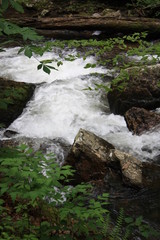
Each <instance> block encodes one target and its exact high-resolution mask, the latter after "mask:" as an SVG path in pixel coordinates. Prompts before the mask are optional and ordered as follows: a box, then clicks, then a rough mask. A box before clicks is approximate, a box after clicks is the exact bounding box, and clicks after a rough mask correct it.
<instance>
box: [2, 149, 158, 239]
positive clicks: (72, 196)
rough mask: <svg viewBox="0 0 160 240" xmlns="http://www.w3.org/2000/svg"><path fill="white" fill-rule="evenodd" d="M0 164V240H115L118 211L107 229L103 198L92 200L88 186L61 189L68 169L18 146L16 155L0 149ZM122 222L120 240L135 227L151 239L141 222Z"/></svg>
mask: <svg viewBox="0 0 160 240" xmlns="http://www.w3.org/2000/svg"><path fill="white" fill-rule="evenodd" d="M0 164H1V170H0V174H1V182H0V189H1V192H0V216H1V224H0V230H1V231H0V238H1V239H4V240H7V239H13V240H14V239H15V240H17V239H21V240H22V239H23V240H24V239H31V240H32V239H33V240H35V239H45V240H50V239H70V240H73V239H79V238H83V239H86V240H88V239H99V240H102V239H105V238H106V237H107V239H109V240H116V239H117V240H118V239H120V236H122V233H123V223H124V219H125V218H124V212H123V210H121V211H120V213H119V216H118V218H117V221H116V224H115V225H114V226H113V227H112V224H111V220H110V214H109V211H108V210H107V205H108V194H107V193H103V194H102V195H101V196H98V198H97V199H95V198H93V197H92V186H91V185H89V184H83V183H82V184H80V185H77V186H75V187H71V186H68V185H66V183H67V179H68V177H72V174H73V170H71V168H70V167H69V166H63V167H59V166H58V164H57V163H56V162H55V159H54V156H53V155H47V156H44V155H42V154H41V153H40V152H34V151H33V150H32V149H29V148H27V147H26V146H25V145H21V146H20V147H19V148H18V149H17V150H15V149H1V151H0ZM65 182H66V183H65ZM62 183H63V184H62ZM64 183H65V184H64ZM125 220H126V222H127V224H128V227H127V234H125V235H124V236H125V238H124V239H130V238H129V236H130V233H131V229H133V228H134V227H135V226H137V227H138V228H139V230H140V231H142V235H143V236H144V237H146V236H149V234H152V235H153V236H154V235H156V234H155V232H153V231H152V232H151V231H150V228H149V227H148V226H146V225H145V224H141V223H142V218H141V217H140V218H138V219H137V220H136V221H135V222H134V221H133V219H127V218H126V219H125Z"/></svg>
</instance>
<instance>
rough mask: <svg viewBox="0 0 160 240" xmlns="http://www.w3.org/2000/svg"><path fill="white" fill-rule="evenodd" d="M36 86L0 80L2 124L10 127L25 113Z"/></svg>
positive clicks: (0, 121) (0, 119) (0, 114)
mask: <svg viewBox="0 0 160 240" xmlns="http://www.w3.org/2000/svg"><path fill="white" fill-rule="evenodd" d="M34 89H35V85H33V84H27V83H23V82H14V81H11V80H6V79H3V78H0V99H1V101H0V123H2V124H4V125H5V126H6V127H8V126H9V125H10V124H11V123H12V122H13V121H14V120H15V119H16V118H17V117H18V116H19V115H20V114H21V113H22V111H23V109H24V107H25V106H26V104H27V102H28V101H29V100H30V98H31V97H32V95H33V93H34Z"/></svg>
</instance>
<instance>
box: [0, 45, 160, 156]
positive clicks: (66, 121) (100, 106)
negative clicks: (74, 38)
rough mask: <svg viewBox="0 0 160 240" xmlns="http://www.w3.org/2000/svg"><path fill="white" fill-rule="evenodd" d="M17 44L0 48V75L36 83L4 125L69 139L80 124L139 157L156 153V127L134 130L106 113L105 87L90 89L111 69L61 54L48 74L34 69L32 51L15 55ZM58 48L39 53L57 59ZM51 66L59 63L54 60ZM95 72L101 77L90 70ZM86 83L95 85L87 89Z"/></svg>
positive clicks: (25, 132)
mask: <svg viewBox="0 0 160 240" xmlns="http://www.w3.org/2000/svg"><path fill="white" fill-rule="evenodd" d="M18 50H19V48H18V47H16V48H9V49H6V51H5V52H1V53H0V65H1V72H0V76H2V77H4V78H7V79H12V80H15V81H19V82H27V83H34V84H36V86H37V87H36V90H35V94H34V96H33V98H32V100H31V101H30V102H29V103H28V104H27V107H26V109H24V111H23V113H22V114H21V116H19V117H18V119H16V120H15V121H14V122H13V123H12V124H11V125H10V126H9V128H8V129H10V130H14V131H17V132H18V133H19V134H20V136H26V137H30V138H48V139H55V138H62V139H64V140H66V141H68V142H69V143H70V144H72V143H73V140H74V138H75V136H76V134H77V132H78V130H79V129H80V128H84V129H86V130H90V131H92V132H94V133H95V134H97V135H98V136H101V137H102V138H104V139H106V140H107V141H109V142H111V143H112V144H113V145H115V146H116V147H117V148H118V149H121V150H124V151H126V152H129V153H132V154H133V155H134V156H136V157H139V158H140V159H142V160H144V159H153V158H155V157H156V156H158V155H159V154H160V142H159V141H158V140H159V132H149V133H146V134H143V135H141V136H135V135H132V133H131V132H129V131H128V129H127V127H126V123H125V121H124V118H123V117H122V116H118V115H114V114H111V113H110V111H109V107H108V103H107V97H106V96H104V92H103V91H102V90H98V91H97V90H94V89H95V83H98V84H101V83H102V81H103V80H102V79H101V78H100V74H106V75H108V76H111V71H109V70H107V69H105V68H102V67H98V66H97V67H95V68H88V69H85V68H84V66H85V65H86V64H87V63H92V64H93V63H95V59H94V57H88V58H87V59H86V60H83V58H77V59H76V60H75V61H66V60H64V59H62V62H63V65H61V66H60V67H59V68H58V71H55V70H52V71H51V74H50V75H48V74H46V73H45V72H43V71H42V70H37V65H38V61H37V59H36V57H32V58H31V59H28V58H27V57H25V56H24V55H23V54H19V55H17V52H18ZM59 51H60V50H59V49H56V48H55V49H54V50H53V52H48V53H46V54H44V56H43V57H40V58H38V59H39V60H43V59H59ZM61 54H62V55H63V56H66V55H68V54H72V55H76V51H75V50H72V51H70V52H68V50H66V51H65V50H62V52H61ZM60 60H61V59H60ZM53 66H55V67H57V66H56V63H53ZM95 72H97V73H99V77H97V76H95V75H94V74H92V73H95ZM88 87H90V88H92V89H93V90H92V91H89V90H86V89H87V88H88ZM1 135H2V134H1ZM2 137H3V135H2V136H1V138H2Z"/></svg>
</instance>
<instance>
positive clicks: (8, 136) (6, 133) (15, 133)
mask: <svg viewBox="0 0 160 240" xmlns="http://www.w3.org/2000/svg"><path fill="white" fill-rule="evenodd" d="M17 134H18V132H16V131H13V130H6V131H5V132H4V134H3V135H4V137H7V138H11V137H14V136H15V135H17Z"/></svg>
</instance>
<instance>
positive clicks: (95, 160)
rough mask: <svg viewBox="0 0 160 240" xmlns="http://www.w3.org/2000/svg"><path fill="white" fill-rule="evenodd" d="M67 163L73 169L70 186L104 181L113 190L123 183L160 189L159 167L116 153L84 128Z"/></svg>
mask: <svg viewBox="0 0 160 240" xmlns="http://www.w3.org/2000/svg"><path fill="white" fill-rule="evenodd" d="M66 164H67V165H68V164H69V165H71V166H72V167H73V169H75V170H76V172H75V175H74V180H73V181H71V183H72V184H77V183H80V182H88V181H92V182H94V183H95V182H101V181H102V182H103V181H104V182H105V183H106V184H107V185H108V186H111V187H112V188H113V187H114V186H117V185H118V186H119V185H124V184H125V185H126V186H130V187H136V188H143V187H144V188H158V187H159V186H160V185H159V184H160V165H158V164H156V163H153V162H142V161H141V160H139V159H136V158H135V157H133V156H132V155H130V154H128V153H125V152H121V151H119V150H116V149H115V148H114V146H113V145H111V144H110V143H108V142H107V141H105V140H104V139H102V138H100V137H98V136H96V135H95V134H93V133H91V132H89V131H86V130H84V129H80V131H79V132H78V134H77V136H76V138H75V141H74V143H73V145H72V147H71V149H70V151H69V154H68V156H67V158H66V160H65V163H64V165H66Z"/></svg>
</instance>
